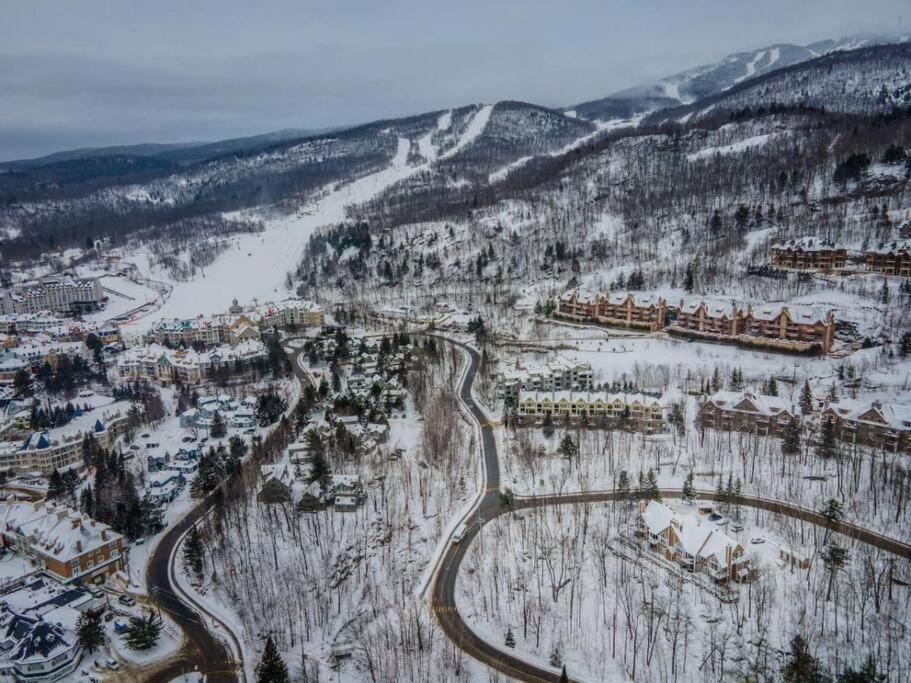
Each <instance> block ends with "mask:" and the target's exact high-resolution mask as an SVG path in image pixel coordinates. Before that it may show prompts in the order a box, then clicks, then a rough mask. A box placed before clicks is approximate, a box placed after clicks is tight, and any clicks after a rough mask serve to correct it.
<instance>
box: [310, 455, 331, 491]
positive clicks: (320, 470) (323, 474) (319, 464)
mask: <svg viewBox="0 0 911 683" xmlns="http://www.w3.org/2000/svg"><path fill="white" fill-rule="evenodd" d="M330 477H331V473H330V471H329V462H328V461H327V460H326V454H325V453H323V451H322V449H320V450H315V451H313V458H312V459H311V460H310V481H311V482H314V481H318V482H320V484H321V485H322V486H323V488H326V487H327V485H328V482H329V479H330Z"/></svg>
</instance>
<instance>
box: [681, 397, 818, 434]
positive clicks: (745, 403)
mask: <svg viewBox="0 0 911 683" xmlns="http://www.w3.org/2000/svg"><path fill="white" fill-rule="evenodd" d="M799 414H800V411H799V409H798V408H796V407H794V406H789V405H788V403H787V402H786V401H785V400H784V399H782V398H780V397H778V396H764V395H762V394H754V393H752V392H749V391H745V392H741V391H718V392H715V393H714V394H712V395H711V396H709V397H708V398H707V399H706V400H705V403H703V404H702V405H701V406H700V408H699V418H698V419H699V426H700V427H702V428H703V429H719V430H724V431H738V432H750V433H753V434H760V435H763V436H767V435H772V436H783V434H784V428H785V426H786V425H787V424H788V423H789V422H790V421H791V420H792V419H793V418H794V417H796V416H797V415H799Z"/></svg>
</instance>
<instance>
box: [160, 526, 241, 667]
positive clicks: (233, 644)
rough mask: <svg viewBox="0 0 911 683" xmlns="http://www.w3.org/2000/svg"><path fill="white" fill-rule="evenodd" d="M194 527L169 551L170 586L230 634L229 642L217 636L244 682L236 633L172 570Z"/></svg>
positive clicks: (194, 607)
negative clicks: (179, 579) (200, 601)
mask: <svg viewBox="0 0 911 683" xmlns="http://www.w3.org/2000/svg"><path fill="white" fill-rule="evenodd" d="M204 516H205V515H204ZM197 524H198V522H197ZM195 528H196V524H191V525H190V527H189V528H187V530H186V531H184V532H183V533H182V534H181V535H180V538H178V539H177V541H176V542H175V543H174V550H173V552H172V553H171V556H170V557H169V558H168V578H169V579H170V581H171V588H172V589H173V591H174V593H175V594H176V595H177V596H178V597H180V598H181V599H182V600H183V601H184V602H185V603H186V604H187V605H190V606H192V607H193V609H195V610H196V611H197V612H199V613H200V614H202V615H205V616H206V617H208V618H209V619H210V620H211V621H212V623H213V624H215V626H216V627H220V629H221V630H222V631H224V632H225V633H227V634H228V635H229V636H230V642H227V641H225V639H224V638H219V640H222V641H223V642H225V643H226V644H227V645H228V646H229V648H230V649H231V650H232V653H231V654H232V656H233V657H234V659H235V661H236V662H237V665H238V666H237V668H238V670H239V671H240V678H241V680H242V681H244V682H246V680H247V669H246V667H245V666H244V651H243V648H242V647H241V646H240V639H239V638H238V637H237V634H236V633H234V631H233V630H232V629H231V628H230V627H229V626H228V625H227V623H225V622H224V621H223V620H222V619H220V618H219V617H217V616H215V615H214V614H212V613H211V612H210V611H209V610H207V609H206V608H205V607H203V606H202V605H201V604H200V603H199V602H197V601H196V599H195V598H194V597H193V596H192V595H190V594H189V592H188V591H186V590H185V589H184V587H183V586H182V585H181V584H180V581H178V579H177V572H176V571H174V564H175V561H176V559H177V554H178V552H179V551H180V549H181V548H182V547H183V542H184V539H185V538H186V537H187V534H188V533H190V530H191V529H195ZM212 635H213V636H215V637H216V638H217V637H218V632H217V631H212Z"/></svg>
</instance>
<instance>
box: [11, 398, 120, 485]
mask: <svg viewBox="0 0 911 683" xmlns="http://www.w3.org/2000/svg"><path fill="white" fill-rule="evenodd" d="M130 405H131V404H130V402H129V401H116V402H114V403H111V404H108V405H106V406H99V407H96V408H93V409H91V410H78V409H77V411H76V415H75V417H74V418H73V419H72V420H71V421H70V422H68V423H67V424H65V425H63V426H62V427H56V428H54V429H49V430H47V431H43V432H30V433H29V434H28V435H27V436H26V437H25V438H23V439H19V440H6V441H3V442H0V472H10V471H15V472H20V473H21V472H40V473H42V474H48V473H50V472H52V471H53V470H55V469H56V470H59V471H66V470H67V469H78V468H80V467H82V464H83V460H82V442H83V439H84V438H85V437H86V436H87V435H89V434H91V435H92V436H93V437H94V439H95V441H96V442H97V443H98V444H99V446H101V447H102V448H111V447H112V446H113V444H114V441H115V440H116V439H117V437H118V436H120V435H121V434H123V433H124V432H125V431H126V430H127V427H128V425H129V408H130Z"/></svg>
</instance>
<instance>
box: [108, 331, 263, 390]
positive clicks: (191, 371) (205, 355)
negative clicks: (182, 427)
mask: <svg viewBox="0 0 911 683" xmlns="http://www.w3.org/2000/svg"><path fill="white" fill-rule="evenodd" d="M267 355H268V353H267V351H266V347H265V346H264V345H263V343H262V342H261V341H259V340H258V339H246V340H244V341H240V342H238V343H237V344H235V345H234V346H230V345H227V344H225V345H222V346H218V347H216V348H214V349H211V350H208V351H195V350H193V349H192V348H181V349H173V348H168V347H166V346H162V345H160V344H156V343H153V344H150V345H148V346H137V347H133V348H130V349H127V350H126V351H124V352H123V353H121V354H120V355H119V356H118V358H117V369H118V371H119V372H120V376H121V377H122V378H124V379H147V380H154V381H157V382H161V383H162V384H170V383H172V382H182V383H185V384H195V383H199V382H203V381H205V380H207V379H211V378H212V377H214V376H215V375H216V373H218V372H219V371H226V372H230V373H232V374H234V373H239V372H244V371H246V370H248V369H249V368H250V367H251V366H252V365H253V364H255V363H258V362H261V361H265V359H266V357H267Z"/></svg>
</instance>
